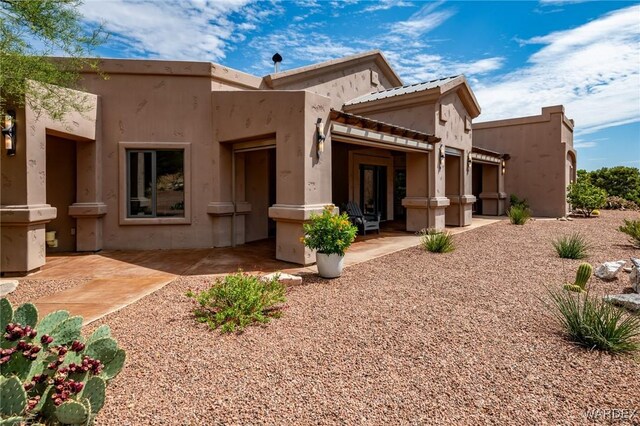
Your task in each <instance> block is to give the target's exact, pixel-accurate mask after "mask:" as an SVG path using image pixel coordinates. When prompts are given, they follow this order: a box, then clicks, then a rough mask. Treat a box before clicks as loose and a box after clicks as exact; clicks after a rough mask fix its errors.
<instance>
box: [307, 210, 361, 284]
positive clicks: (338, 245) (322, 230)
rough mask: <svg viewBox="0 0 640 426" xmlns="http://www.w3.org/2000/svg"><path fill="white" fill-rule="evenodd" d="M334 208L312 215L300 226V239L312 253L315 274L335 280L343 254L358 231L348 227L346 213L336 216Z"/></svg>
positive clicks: (342, 263) (348, 222) (342, 261)
mask: <svg viewBox="0 0 640 426" xmlns="http://www.w3.org/2000/svg"><path fill="white" fill-rule="evenodd" d="M334 210H335V206H333V205H328V206H325V208H324V210H323V211H322V214H312V215H311V221H310V222H309V223H305V224H304V225H303V228H304V237H302V238H301V239H300V240H301V241H302V243H303V244H304V245H305V246H306V247H309V248H310V249H312V250H316V264H317V265H318V274H320V276H321V277H323V278H337V277H339V276H340V275H341V274H342V268H343V266H344V252H345V251H346V250H347V249H348V248H349V246H350V245H351V243H353V240H355V238H356V234H357V232H358V228H357V227H355V226H354V225H352V224H351V222H350V221H349V216H348V215H347V214H346V213H342V214H336V212H335V211H334Z"/></svg>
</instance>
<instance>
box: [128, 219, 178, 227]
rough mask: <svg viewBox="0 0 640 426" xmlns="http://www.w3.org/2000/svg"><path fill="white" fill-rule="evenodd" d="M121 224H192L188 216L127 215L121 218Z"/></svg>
mask: <svg viewBox="0 0 640 426" xmlns="http://www.w3.org/2000/svg"><path fill="white" fill-rule="evenodd" d="M120 225H126V226H129V225H191V218H187V217H140V218H133V217H127V218H122V219H120Z"/></svg>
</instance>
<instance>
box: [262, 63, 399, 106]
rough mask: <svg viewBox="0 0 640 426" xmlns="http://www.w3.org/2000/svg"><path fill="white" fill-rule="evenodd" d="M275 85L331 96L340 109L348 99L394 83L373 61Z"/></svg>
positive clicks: (279, 88) (279, 87) (278, 87)
mask: <svg viewBox="0 0 640 426" xmlns="http://www.w3.org/2000/svg"><path fill="white" fill-rule="evenodd" d="M372 72H375V73H376V74H377V78H378V84H374V83H373V82H372ZM274 87H275V88H276V89H278V90H307V91H309V92H313V93H317V94H319V95H322V96H326V97H328V98H331V108H333V109H337V110H339V109H342V105H343V104H344V103H345V102H346V101H348V100H351V99H354V98H357V97H359V96H362V95H366V94H367V93H371V92H374V91H378V90H384V89H388V88H391V87H393V84H392V83H391V82H390V81H389V80H388V79H387V77H385V75H384V73H383V72H382V70H381V69H380V67H378V65H376V64H375V63H374V62H373V61H371V62H368V63H359V64H356V65H354V66H349V67H346V68H342V69H338V70H331V71H330V72H326V73H323V74H322V75H319V76H317V77H312V78H309V79H305V80H297V81H295V80H294V81H287V80H285V81H282V82H277V84H275V85H274Z"/></svg>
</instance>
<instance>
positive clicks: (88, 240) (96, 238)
mask: <svg viewBox="0 0 640 426" xmlns="http://www.w3.org/2000/svg"><path fill="white" fill-rule="evenodd" d="M106 214H107V206H106V204H104V203H101V202H96V203H74V204H72V205H70V206H69V216H71V217H74V218H75V219H76V251H99V250H102V218H103V217H104V215H106Z"/></svg>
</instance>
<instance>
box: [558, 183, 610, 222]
mask: <svg viewBox="0 0 640 426" xmlns="http://www.w3.org/2000/svg"><path fill="white" fill-rule="evenodd" d="M567 190H568V194H567V202H568V203H569V204H571V206H572V207H573V208H574V209H576V210H578V211H580V212H582V214H584V215H585V216H586V217H590V216H591V213H592V212H593V211H594V210H595V209H599V208H601V207H602V206H604V203H605V201H606V199H607V192H606V191H605V190H604V189H601V188H598V187H597V186H594V185H592V184H591V183H590V182H589V181H587V180H579V181H578V182H576V183H572V184H571V185H569V187H568V188H567Z"/></svg>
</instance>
